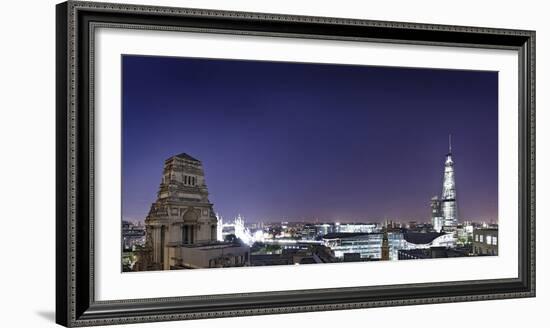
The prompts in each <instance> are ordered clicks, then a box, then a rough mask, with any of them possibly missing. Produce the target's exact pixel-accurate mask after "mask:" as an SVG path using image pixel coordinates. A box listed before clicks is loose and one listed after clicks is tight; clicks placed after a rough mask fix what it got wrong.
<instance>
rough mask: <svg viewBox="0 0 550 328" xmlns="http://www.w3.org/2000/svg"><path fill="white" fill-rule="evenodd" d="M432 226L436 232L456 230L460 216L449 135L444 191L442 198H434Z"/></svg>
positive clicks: (432, 203) (432, 201)
mask: <svg viewBox="0 0 550 328" xmlns="http://www.w3.org/2000/svg"><path fill="white" fill-rule="evenodd" d="M431 216H432V224H433V228H434V230H435V231H437V232H440V231H441V230H442V229H443V228H445V227H446V228H451V229H450V230H452V228H456V226H457V223H458V222H457V221H458V215H457V207H456V185H455V171H454V162H453V157H452V145H451V136H450V135H449V152H448V153H447V155H445V170H444V173H443V191H442V192H441V198H438V197H437V196H434V197H433V198H432V200H431Z"/></svg>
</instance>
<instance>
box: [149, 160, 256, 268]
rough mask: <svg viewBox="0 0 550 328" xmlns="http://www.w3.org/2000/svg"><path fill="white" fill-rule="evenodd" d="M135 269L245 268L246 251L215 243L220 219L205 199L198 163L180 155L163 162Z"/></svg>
mask: <svg viewBox="0 0 550 328" xmlns="http://www.w3.org/2000/svg"><path fill="white" fill-rule="evenodd" d="M145 226H146V244H145V248H144V250H143V251H142V252H141V254H140V260H139V262H140V263H139V266H138V267H139V268H138V269H139V270H170V269H183V268H202V267H223V266H243V265H247V263H248V262H249V254H248V252H249V248H248V247H247V246H245V245H240V244H238V243H235V242H232V243H227V242H220V241H218V219H217V217H216V215H215V213H214V208H213V204H212V203H210V201H209V200H208V189H207V187H206V181H205V178H204V171H203V167H202V163H201V162H200V161H199V160H197V159H195V158H193V157H191V156H190V155H188V154H185V153H183V154H179V155H176V156H173V157H170V158H169V159H167V160H166V161H165V163H164V170H163V173H162V178H161V183H160V187H159V191H158V193H157V200H156V201H155V202H154V203H153V204H152V205H151V208H150V210H149V214H148V215H147V218H146V219H145Z"/></svg>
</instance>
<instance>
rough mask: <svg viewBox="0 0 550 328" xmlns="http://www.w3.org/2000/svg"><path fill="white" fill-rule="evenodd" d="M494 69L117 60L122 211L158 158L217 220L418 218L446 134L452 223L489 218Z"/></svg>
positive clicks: (128, 209) (148, 193)
mask: <svg viewBox="0 0 550 328" xmlns="http://www.w3.org/2000/svg"><path fill="white" fill-rule="evenodd" d="M497 81H498V73H497V72H478V71H458V70H436V69H410V68H389V67H372V66H346V65H328V64H303V63H279V62H258V61H236V60H212V59H189V58H168V57H144V56H123V117H124V124H123V169H122V173H123V219H131V220H143V219H144V218H145V216H146V215H147V212H148V210H149V207H150V206H151V203H152V202H153V201H154V199H155V196H156V194H157V191H158V190H157V189H158V182H159V181H158V177H159V174H160V173H161V171H162V165H163V163H164V160H165V159H167V158H168V157H170V156H172V155H174V154H178V153H181V152H186V153H189V154H191V155H192V156H194V157H196V158H198V159H200V160H201V161H202V163H203V165H204V168H205V175H206V181H207V184H208V187H209V192H210V196H209V197H210V200H211V202H212V203H213V204H214V209H215V211H216V212H218V213H220V214H221V215H223V216H224V217H226V218H231V217H233V216H236V215H237V214H239V213H240V214H242V215H243V216H244V217H245V218H247V221H248V222H256V221H261V220H279V219H285V218H286V219H287V220H289V221H291V220H304V219H306V220H307V219H313V220H314V219H317V220H318V221H319V222H323V220H327V219H329V218H330V219H333V220H334V221H342V222H349V221H355V222H375V221H374V220H376V221H378V222H379V221H381V220H383V219H384V218H387V219H391V220H395V221H398V222H406V221H409V220H422V221H426V222H429V216H430V211H429V202H430V198H431V197H432V196H435V195H439V194H440V193H441V183H442V176H443V163H444V157H445V154H446V151H447V136H448V134H449V133H451V134H452V135H453V155H454V158H455V161H456V166H455V167H456V176H457V194H458V198H459V199H460V201H459V205H458V208H459V210H458V211H459V219H460V220H462V219H463V218H464V219H474V220H475V219H490V220H491V221H492V220H495V221H498V215H497V208H498V204H497V198H498V197H497V196H498V149H497V148H498V142H497V140H498V126H497V121H498V119H497V118H498V82H497Z"/></svg>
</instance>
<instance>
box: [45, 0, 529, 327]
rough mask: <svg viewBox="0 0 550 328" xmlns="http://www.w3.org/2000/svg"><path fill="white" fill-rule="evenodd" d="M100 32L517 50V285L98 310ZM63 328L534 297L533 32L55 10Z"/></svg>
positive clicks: (277, 295)
mask: <svg viewBox="0 0 550 328" xmlns="http://www.w3.org/2000/svg"><path fill="white" fill-rule="evenodd" d="M98 26H131V28H135V29H151V30H170V31H188V30H193V31H199V32H204V33H211V32H215V33H225V34H243V35H257V36H265V37H280V36H284V37H292V38H313V39H326V40H347V41H350V40H351V41H357V42H366V41H368V42H384V43H399V44H403V45H434V46H447V47H457V48H460V47H470V48H471V47H474V48H485V49H509V50H514V51H516V52H517V53H518V58H519V65H518V67H519V74H518V75H519V80H518V88H519V104H518V116H519V140H518V145H519V172H518V176H519V195H518V199H519V208H518V212H517V214H518V220H519V236H518V237H519V238H518V239H519V245H518V247H519V257H518V258H519V261H518V263H517V265H518V267H519V270H518V272H519V277H517V278H514V279H488V280H476V281H448V282H438V283H420V284H407V285H389V286H356V287H349V288H330V289H329V288H327V289H314V290H288V291H278V292H258V293H246V294H242V293H241V294H239V293H235V294H224V295H205V296H187V297H183V296H182V297H170V298H155V299H125V300H115V301H97V300H96V299H95V297H94V284H95V281H94V238H93V236H94V211H93V200H94V135H93V131H94V130H93V124H94V102H93V100H94V99H93V94H92V93H91V90H92V88H93V86H94V85H93V83H94V79H93V74H92V72H93V64H94V58H93V55H94V52H93V50H94V49H93V38H94V32H95V28H96V27H98ZM56 28H57V30H56V37H57V47H56V50H57V55H56V99H57V103H56V107H57V113H56V115H57V120H56V123H57V141H56V146H57V155H56V161H57V168H56V175H57V177H56V183H57V184H56V199H57V200H56V207H57V222H56V255H57V257H56V270H57V273H56V293H57V296H56V321H57V323H59V324H61V325H64V326H91V325H105V324H124V323H137V322H151V321H166V320H182V319H200V318H213V317H229V316H245V315H261V314H273V313H291V312H309V311H326V310H342V309H353V308H368V307H381V306H398V305H413V304H427V303H441V302H463V301H477V300H488V299H504V298H519V297H534V296H535V32H534V31H524V30H508V29H494V28H480V27H465V26H446V25H428V24H416V23H401V22H385V21H368V20H356V19H342V18H325V17H308V16H287V15H276V14H260V13H246V12H228V11H213V10H200V9H184V8H168V7H153V6H139V5H125V4H109V3H94V2H81V1H69V2H64V3H61V4H59V5H57V26H56Z"/></svg>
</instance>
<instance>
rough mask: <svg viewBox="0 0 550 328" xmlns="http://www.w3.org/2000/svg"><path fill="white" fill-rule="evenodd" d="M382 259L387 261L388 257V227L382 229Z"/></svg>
mask: <svg viewBox="0 0 550 328" xmlns="http://www.w3.org/2000/svg"><path fill="white" fill-rule="evenodd" d="M380 259H381V260H382V261H388V260H389V259H390V243H389V241H388V228H385V229H384V236H383V237H382V256H381V258H380Z"/></svg>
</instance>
